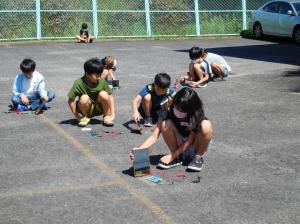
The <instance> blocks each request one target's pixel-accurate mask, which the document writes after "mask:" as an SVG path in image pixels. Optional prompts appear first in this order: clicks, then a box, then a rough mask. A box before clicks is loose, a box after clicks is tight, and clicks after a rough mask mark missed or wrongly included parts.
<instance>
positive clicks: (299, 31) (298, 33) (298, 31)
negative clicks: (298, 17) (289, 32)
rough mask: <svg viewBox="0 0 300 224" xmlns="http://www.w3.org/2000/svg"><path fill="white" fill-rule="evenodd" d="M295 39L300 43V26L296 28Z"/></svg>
mask: <svg viewBox="0 0 300 224" xmlns="http://www.w3.org/2000/svg"><path fill="white" fill-rule="evenodd" d="M293 39H294V41H295V43H296V44H300V27H297V28H295V30H294V33H293Z"/></svg>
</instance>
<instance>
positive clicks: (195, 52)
mask: <svg viewBox="0 0 300 224" xmlns="http://www.w3.org/2000/svg"><path fill="white" fill-rule="evenodd" d="M203 53H204V52H203V49H202V48H200V47H192V48H191V49H190V50H189V56H190V59H191V60H195V59H198V58H200V57H201V55H202V54H203Z"/></svg>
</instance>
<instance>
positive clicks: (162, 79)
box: [154, 73, 171, 88]
mask: <svg viewBox="0 0 300 224" xmlns="http://www.w3.org/2000/svg"><path fill="white" fill-rule="evenodd" d="M170 84H171V77H170V76H169V75H168V74H167V73H158V74H157V75H156V76H155V79H154V85H157V86H159V87H160V88H168V87H169V86H170Z"/></svg>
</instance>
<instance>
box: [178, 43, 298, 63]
mask: <svg viewBox="0 0 300 224" xmlns="http://www.w3.org/2000/svg"><path fill="white" fill-rule="evenodd" d="M263 43H264V42H262V45H248V46H235V47H221V48H206V49H207V50H208V52H212V53H215V54H219V55H223V56H229V57H236V58H241V59H251V60H257V61H266V62H273V63H280V64H290V65H298V66H300V60H299V58H300V46H298V45H296V44H292V43H288V42H286V41H285V42H279V43H268V44H263ZM200 47H203V48H205V46H200ZM175 51H177V52H188V51H189V49H178V50H175Z"/></svg>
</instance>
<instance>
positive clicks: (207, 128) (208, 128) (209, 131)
mask: <svg viewBox="0 0 300 224" xmlns="http://www.w3.org/2000/svg"><path fill="white" fill-rule="evenodd" d="M201 137H202V138H203V140H206V141H210V140H211V139H212V137H213V127H212V123H211V122H210V121H209V120H203V121H202V122H201Z"/></svg>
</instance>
